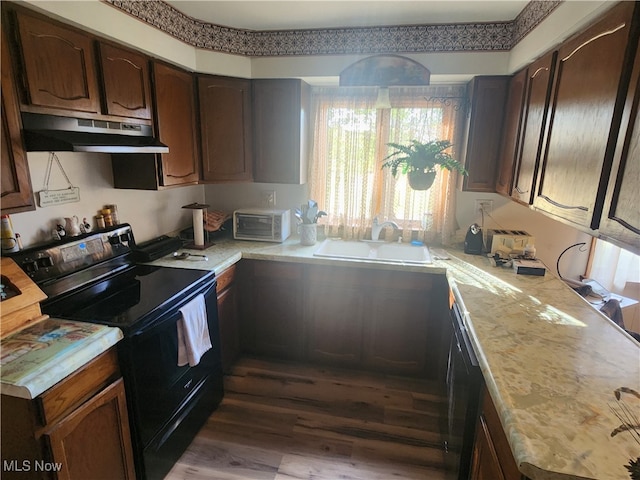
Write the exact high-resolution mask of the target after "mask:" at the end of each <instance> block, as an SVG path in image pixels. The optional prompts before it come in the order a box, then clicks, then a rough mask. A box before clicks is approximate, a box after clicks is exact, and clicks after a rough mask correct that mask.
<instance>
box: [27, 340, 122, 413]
mask: <svg viewBox="0 0 640 480" xmlns="http://www.w3.org/2000/svg"><path fill="white" fill-rule="evenodd" d="M118 375H119V369H118V355H117V351H116V349H115V348H111V349H109V350H107V351H106V352H104V353H103V354H101V355H99V356H98V357H96V358H94V359H93V360H92V361H91V362H89V363H88V364H87V365H85V366H84V367H82V368H81V369H79V370H77V371H76V372H74V373H73V374H71V375H69V376H68V377H67V378H65V379H64V380H62V381H60V382H58V383H56V384H55V385H54V386H53V387H51V388H50V389H49V390H47V391H46V392H44V393H43V394H42V395H40V396H39V397H38V398H37V399H36V401H37V402H38V407H39V409H40V415H41V418H42V424H43V425H50V424H51V423H53V422H54V421H56V420H57V419H59V418H60V417H62V416H63V415H65V414H66V413H67V412H70V411H71V410H73V409H74V408H77V407H78V406H79V405H80V404H81V403H83V402H84V401H86V400H87V399H88V398H90V397H92V396H93V395H94V394H95V393H97V392H98V391H100V390H101V389H102V388H104V387H105V386H106V385H108V384H109V383H110V382H111V381H112V380H113V379H114V378H115V377H117V376H118Z"/></svg>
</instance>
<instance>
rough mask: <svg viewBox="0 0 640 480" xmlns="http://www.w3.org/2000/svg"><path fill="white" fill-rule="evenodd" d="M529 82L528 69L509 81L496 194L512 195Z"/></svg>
mask: <svg viewBox="0 0 640 480" xmlns="http://www.w3.org/2000/svg"><path fill="white" fill-rule="evenodd" d="M526 82H527V69H526V68H525V69H524V70H522V71H520V72H518V73H516V74H515V75H514V76H513V77H511V80H510V81H509V94H508V96H507V106H506V109H505V121H504V132H503V134H502V147H501V150H500V164H499V166H498V177H497V179H496V192H497V193H500V194H502V195H505V196H507V197H508V196H510V195H511V186H512V184H513V171H514V166H515V163H516V159H517V153H518V145H519V142H520V124H521V119H522V109H523V106H524V89H525V84H526Z"/></svg>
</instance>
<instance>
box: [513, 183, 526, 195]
mask: <svg viewBox="0 0 640 480" xmlns="http://www.w3.org/2000/svg"><path fill="white" fill-rule="evenodd" d="M515 189H516V192H518V193H519V194H520V195H524V194H525V193H529V190H522V189H521V188H520V187H518V186H517V185H516V186H515Z"/></svg>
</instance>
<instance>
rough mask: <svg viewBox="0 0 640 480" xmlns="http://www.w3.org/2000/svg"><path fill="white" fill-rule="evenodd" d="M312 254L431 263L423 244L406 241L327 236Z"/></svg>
mask: <svg viewBox="0 0 640 480" xmlns="http://www.w3.org/2000/svg"><path fill="white" fill-rule="evenodd" d="M314 255H316V256H318V257H331V258H354V259H358V260H370V261H378V262H400V263H411V264H427V263H431V256H430V255H429V249H428V248H427V247H426V246H424V245H411V244H408V243H376V242H359V241H356V240H336V239H332V238H327V239H326V240H325V241H324V242H322V243H321V244H320V247H319V248H318V249H317V250H316V251H315V253H314Z"/></svg>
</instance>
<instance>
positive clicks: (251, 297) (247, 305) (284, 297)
mask: <svg viewBox="0 0 640 480" xmlns="http://www.w3.org/2000/svg"><path fill="white" fill-rule="evenodd" d="M241 267H242V268H241V275H242V290H241V291H242V299H241V312H242V313H241V315H242V329H241V332H242V333H241V338H242V344H243V349H244V350H246V351H249V352H251V353H255V354H259V355H267V356H273V357H278V358H287V359H292V360H300V359H302V358H303V346H304V337H303V335H304V323H303V321H302V319H303V313H302V311H303V309H302V308H303V307H302V278H303V266H302V265H298V264H295V263H283V262H271V261H253V260H248V261H247V262H244V261H243V263H242V265H241Z"/></svg>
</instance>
